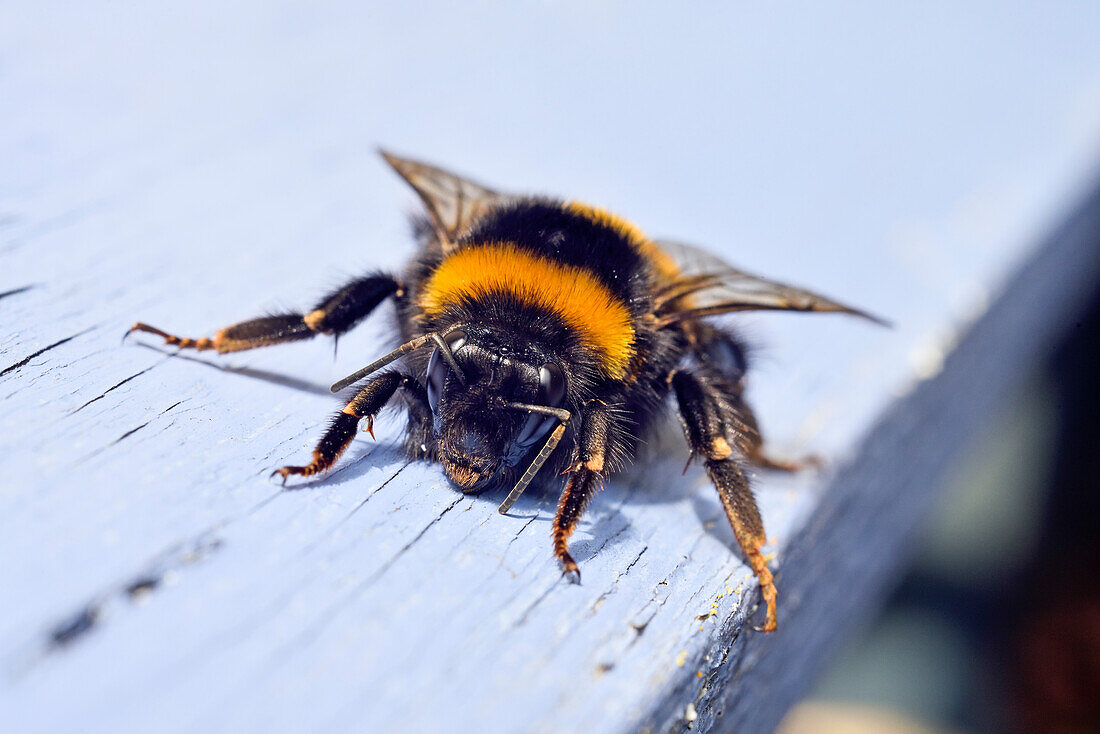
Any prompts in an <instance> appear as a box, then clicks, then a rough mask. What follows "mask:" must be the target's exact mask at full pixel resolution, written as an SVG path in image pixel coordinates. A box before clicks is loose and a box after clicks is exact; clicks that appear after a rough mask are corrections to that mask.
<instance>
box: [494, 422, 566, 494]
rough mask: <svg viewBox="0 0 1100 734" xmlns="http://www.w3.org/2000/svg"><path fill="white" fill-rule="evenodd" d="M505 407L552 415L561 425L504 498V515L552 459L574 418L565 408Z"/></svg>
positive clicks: (555, 429)
mask: <svg viewBox="0 0 1100 734" xmlns="http://www.w3.org/2000/svg"><path fill="white" fill-rule="evenodd" d="M504 407H506V408H512V409H514V410H525V411H528V412H530V413H542V414H544V415H551V416H554V417H555V418H557V419H558V421H559V423H558V425H557V426H555V427H554V430H553V431H552V432H551V433H550V436H549V437H548V438H547V439H546V443H544V444H543V445H542V448H541V449H539V453H538V455H537V456H535V459H534V461H532V462H531V465H530V466H528V467H527V471H525V472H523V476H522V477H520V478H519V481H518V482H516V486H514V487H512V491H511V492H509V493H508V496H507V497H505V498H504V501H503V502H501V503H500V507H498V508H497V512H499V513H500V514H502V515H504V514H507V512H508V511H509V510H511V509H512V505H514V504H516V500H518V499H519V498H520V495H522V494H523V493H524V491H526V490H527V486H528V485H529V484H531V481H532V480H533V479H534V478H535V475H536V474H538V473H539V469H541V468H542V465H543V464H545V463H546V460H547V459H549V458H550V454H552V453H554V449H556V448H557V447H558V442H560V441H561V437H562V436H564V435H565V427H566V426H567V425H568V424H569V419H570V418H572V414H571V413H570V412H569V411H568V410H565V409H564V408H551V407H549V406H546V405H529V404H527V403H505V404H504Z"/></svg>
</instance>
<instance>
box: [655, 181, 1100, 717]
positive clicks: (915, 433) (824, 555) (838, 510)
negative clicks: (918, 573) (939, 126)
mask: <svg viewBox="0 0 1100 734" xmlns="http://www.w3.org/2000/svg"><path fill="white" fill-rule="evenodd" d="M1098 284H1100V179H1097V180H1096V181H1095V183H1094V185H1093V186H1091V187H1090V188H1089V189H1088V194H1087V195H1086V196H1085V197H1084V200H1083V202H1082V203H1080V204H1079V205H1077V206H1076V208H1074V209H1073V210H1072V213H1071V214H1070V216H1069V217H1067V218H1066V220H1065V223H1064V224H1062V225H1061V226H1060V227H1058V228H1057V229H1055V230H1054V231H1053V232H1052V233H1051V234H1050V235H1048V236H1047V237H1046V238H1045V240H1044V241H1043V242H1042V243H1041V244H1040V246H1039V247H1037V248H1036V249H1035V250H1034V251H1033V254H1032V255H1031V256H1030V257H1028V258H1027V259H1026V260H1025V262H1024V263H1023V264H1022V265H1021V266H1020V267H1019V269H1018V270H1017V272H1016V273H1015V275H1013V276H1012V277H1011V278H1010V279H1009V281H1008V283H1007V284H1006V285H1005V287H1004V288H1003V290H1002V292H1001V294H1000V295H999V296H998V297H997V299H996V300H995V301H994V303H993V304H992V305H991V306H990V308H989V309H988V310H987V311H986V312H985V313H984V314H983V315H982V316H981V317H980V318H979V319H977V320H976V321H975V322H974V323H973V324H972V325H971V326H970V327H969V329H968V330H966V332H965V334H964V335H963V336H962V337H961V338H960V339H959V341H958V343H957V346H956V348H955V349H954V350H953V351H952V352H951V353H950V354H949V355H948V356H947V357H946V359H945V361H944V364H943V368H942V370H941V371H940V372H939V373H938V374H936V375H935V376H934V377H932V378H930V379H928V380H925V381H923V382H920V383H919V384H917V385H916V386H915V388H914V389H913V390H912V391H911V392H910V393H909V394H907V395H906V396H904V397H902V398H900V399H899V400H897V401H896V403H894V404H893V405H892V406H891V407H890V408H889V409H888V410H887V411H886V412H885V413H884V414H883V416H882V417H881V418H880V419H879V420H878V422H877V423H876V424H875V425H874V426H872V427H871V429H870V430H869V431H868V433H867V436H866V440H865V441H864V443H863V444H862V446H861V447H860V450H859V451H858V453H857V454H856V455H855V456H854V457H853V459H852V460H851V462H849V463H848V464H847V465H846V466H843V467H841V468H840V469H839V470H838V471H837V473H836V475H835V477H834V479H833V480H832V481H831V482H830V484H829V487H828V489H827V490H826V492H825V494H824V496H823V500H822V503H821V505H820V506H819V508H818V510H817V511H816V512H815V515H814V517H813V519H812V520H811V521H810V522H809V524H808V525H807V526H806V527H805V528H804V529H803V530H802V531H801V532H800V533H799V534H798V536H797V537H796V538H795V539H793V540H792V542H791V544H790V546H789V548H788V549H787V551H786V553H785V556H784V562H783V568H782V569H781V570H780V571H779V574H778V579H779V583H780V588H781V589H782V597H781V598H782V602H781V603H782V609H783V610H784V612H783V623H782V624H781V626H780V629H779V631H778V632H776V633H775V634H773V635H761V634H755V633H752V632H750V633H749V634H744V635H743V634H741V632H742V631H744V624H745V620H744V618H742V617H740V615H735V616H734V617H733V618H731V619H730V620H728V621H727V623H726V625H725V626H723V627H722V628H721V629H720V630H718V632H717V633H716V634H715V635H714V637H713V638H712V643H711V645H710V647H709V649H707V650H706V651H705V652H704V653H703V654H702V655H700V656H699V659H698V660H696V661H695V662H696V663H697V664H695V665H690V664H689V665H686V666H685V667H683V668H682V670H683V672H682V673H681V674H680V675H679V676H678V677H677V678H676V679H675V680H674V681H673V682H672V683H670V685H669V686H667V688H666V690H665V693H664V695H663V696H661V697H660V698H659V699H658V700H657V701H656V702H655V705H654V706H653V708H652V710H651V711H650V712H649V713H648V714H647V715H646V716H645V717H644V718H643V719H641V720H640V721H639V722H637V724H636V726H635V727H634V728H635V729H636V730H639V731H647V732H658V731H660V732H674V731H684V730H687V729H691V730H693V731H701V732H706V731H736V732H770V731H773V730H774V729H775V727H776V726H777V725H778V724H779V722H780V721H781V719H782V718H783V716H784V714H785V713H786V712H787V710H788V709H789V708H790V707H791V706H792V705H793V704H794V703H796V702H797V701H798V700H799V699H800V698H801V697H802V696H803V695H804V694H805V692H806V691H807V690H808V688H809V686H810V685H811V684H812V682H813V680H814V679H815V677H816V675H817V674H818V673H819V672H820V670H821V669H822V668H823V666H824V664H825V663H826V662H827V661H828V659H829V657H830V655H831V654H832V653H833V652H834V651H835V650H836V648H837V647H838V646H839V645H840V644H841V642H842V641H843V640H844V639H845V638H846V637H847V636H848V634H849V633H851V632H852V630H853V629H854V628H855V627H856V626H857V625H858V624H859V623H860V622H861V621H862V620H864V619H866V618H867V617H868V616H869V615H870V614H871V613H872V612H873V610H874V608H875V606H876V605H877V603H878V602H879V601H880V600H881V599H882V598H883V596H884V595H885V594H886V593H887V592H888V591H889V589H890V587H891V585H892V584H893V582H894V580H895V579H896V577H897V573H898V571H899V570H900V568H901V567H902V566H903V565H904V563H905V560H906V557H907V548H908V547H909V546H910V545H911V543H912V540H913V536H914V534H915V532H916V531H917V530H918V529H919V527H920V526H921V520H922V519H923V518H925V517H926V516H927V514H928V513H929V511H930V510H931V509H932V507H933V506H934V505H935V503H936V501H937V499H938V498H939V496H940V494H941V492H940V490H941V489H942V486H941V485H942V484H943V481H942V480H943V477H944V474H945V470H946V469H947V468H948V467H949V466H950V465H951V463H952V461H953V460H954V459H955V458H957V457H958V456H959V455H960V454H961V453H962V451H963V450H964V449H965V448H966V447H967V446H968V445H969V443H970V440H969V439H971V438H972V437H973V436H974V434H975V433H976V432H977V431H979V430H980V429H981V428H982V427H983V425H984V424H985V422H986V420H987V419H988V417H989V416H990V414H991V413H992V412H993V410H994V408H995V407H996V406H997V405H998V404H999V403H1000V402H1001V401H1002V400H1003V398H1004V397H1005V396H1006V394H1008V393H1009V392H1010V391H1011V390H1012V389H1013V387H1015V386H1016V385H1018V384H1019V383H1020V382H1021V381H1022V380H1023V379H1025V378H1026V377H1027V376H1028V375H1029V374H1031V373H1032V372H1033V371H1034V370H1035V369H1036V368H1037V367H1038V366H1039V364H1040V363H1041V362H1042V360H1043V359H1044V358H1046V357H1047V356H1048V355H1049V354H1050V353H1051V352H1052V350H1053V349H1054V348H1055V347H1056V346H1057V345H1058V343H1059V342H1060V341H1061V340H1062V338H1063V336H1064V335H1065V334H1066V333H1067V332H1068V331H1069V330H1070V329H1071V328H1072V325H1073V323H1074V319H1075V318H1076V317H1077V316H1079V315H1080V314H1081V313H1083V312H1084V310H1085V308H1086V307H1087V305H1088V303H1089V302H1090V299H1091V297H1092V296H1093V295H1094V294H1095V293H1096V290H1097V286H1098ZM887 482H890V483H893V484H894V486H893V487H892V488H891V491H889V492H884V491H882V487H883V485H884V484H885V483H887ZM697 670H705V671H706V675H704V676H703V677H702V678H699V677H698V676H697V675H696V672H695V671H697ZM689 704H690V708H689Z"/></svg>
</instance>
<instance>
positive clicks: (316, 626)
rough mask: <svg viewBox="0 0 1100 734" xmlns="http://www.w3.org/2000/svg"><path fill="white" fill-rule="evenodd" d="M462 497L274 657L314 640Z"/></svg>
mask: <svg viewBox="0 0 1100 734" xmlns="http://www.w3.org/2000/svg"><path fill="white" fill-rule="evenodd" d="M463 499H467V498H466V497H465V496H464V495H459V496H458V497H456V498H455V499H454V501H452V502H451V503H450V504H449V505H447V506H446V507H444V508H443V509H442V510H441V511H440V512H439V514H437V515H436V516H435V517H433V518H432V519H431V521H430V522H429V523H428V524H427V525H425V526H424V527H423V528H421V529H420V531H419V532H417V534H416V535H414V536H413V537H412V539H410V540H409V541H408V542H407V543H405V544H404V545H403V546H401V548H400V549H398V551H397V552H396V553H394V554H393V555H392V556H390V557H389V558H388V559H387V560H386V561H385V562H384V563H383V564H382V565H381V566H380V567H379V568H378V569H377V570H375V572H374V573H372V574H371V575H370V576H368V577H367V578H365V579H363V581H361V582H360V583H358V584H356V585H355V586H354V587H353V588H352V589H351V590H350V591H349V592H348V593H347V594H344V595H343V596H342V597H341V598H340V599H339V600H337V601H336V602H334V603H333V604H330V605H329V606H328V607H327V608H326V609H325V610H324V612H323V613H322V614H321V615H320V616H319V617H318V618H317V620H316V621H315V622H314V623H313V624H311V625H309V626H308V627H307V628H306V629H303V630H302V632H301V633H299V634H298V635H296V636H295V637H294V638H293V639H292V640H289V641H288V642H287V643H286V644H285V645H283V646H282V647H281V648H280V649H279V650H278V651H277V652H276V653H275V657H279V658H281V657H284V656H285V655H287V654H289V652H290V651H291V650H292V649H294V648H296V647H299V646H301V645H305V644H308V643H309V642H311V641H312V640H314V639H315V638H316V637H317V635H318V634H320V632H321V630H322V629H323V628H324V627H325V626H327V625H328V621H329V620H330V619H331V618H332V617H334V616H335V615H337V614H339V613H340V611H341V610H342V609H344V607H346V606H347V605H348V604H351V603H352V601H354V600H355V598H356V597H358V596H360V595H361V594H362V593H363V592H365V591H366V590H367V589H369V588H370V587H371V586H373V585H374V584H375V583H376V582H378V581H379V580H380V579H381V578H382V577H383V576H385V575H386V572H387V571H389V570H390V568H392V567H393V565H394V564H395V563H397V561H398V560H400V559H401V557H402V556H403V555H405V554H406V553H407V552H408V551H409V550H410V549H411V548H412V547H413V546H414V545H416V544H417V543H418V542H420V540H421V539H422V538H423V537H424V536H425V535H427V533H428V531H429V530H431V529H432V528H433V527H434V526H435V525H436V524H437V523H438V522H439V521H440V520H442V519H443V518H444V516H446V514H447V513H448V512H450V511H451V510H453V509H454V508H455V507H456V506H457V505H458V503H459V502H461V501H462V500H463ZM471 501H472V500H471Z"/></svg>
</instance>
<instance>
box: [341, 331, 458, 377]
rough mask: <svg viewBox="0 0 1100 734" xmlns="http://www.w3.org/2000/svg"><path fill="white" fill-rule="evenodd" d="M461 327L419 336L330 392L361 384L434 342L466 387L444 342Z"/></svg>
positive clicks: (355, 373) (354, 373) (351, 375)
mask: <svg viewBox="0 0 1100 734" xmlns="http://www.w3.org/2000/svg"><path fill="white" fill-rule="evenodd" d="M461 326H462V324H457V325H455V326H452V327H451V328H449V329H447V331H445V332H443V334H442V335H440V333H439V332H438V331H433V332H432V333H430V334H424V335H423V336H418V337H416V338H415V339H413V340H411V341H407V342H405V343H404V344H402V345H401V346H399V347H398V348H397V349H395V350H393V351H392V352H390V353H389V354H387V355H386V356H384V357H379V358H378V359H376V360H374V361H373V362H371V363H370V364H368V365H367V366H366V367H364V368H363V369H361V370H356V371H355V372H352V373H351V374H350V375H348V376H347V377H345V378H344V379H342V380H338V381H336V382H334V383H332V386H331V387H329V392H334V393H335V392H340V391H341V390H343V389H344V388H345V387H347V386H348V385H351V384H352V383H355V382H359V380H362V379H363V378H364V377H366V376H367V375H369V374H370V373H372V372H376V371H377V370H380V369H382V368H383V367H385V366H386V365H388V364H389V363H390V362H395V361H397V360H398V359H400V358H401V357H403V356H405V355H406V354H408V353H409V352H415V351H416V350H417V349H420V348H421V347H422V346H424V345H425V344H427V343H428V342H432V341H434V342H435V343H436V344H438V345H440V346H441V347H442V348H443V356H444V358H445V359H446V360H447V362H448V363H449V364H450V365H451V367H452V368H453V369H454V370H455V373H456V374H457V375H458V380H459V382H461V383H462V384H463V385H465V384H466V380H465V379H463V376H462V370H460V369H458V365H457V364H456V363H455V358H454V355H453V354H451V350H450V347H448V346H447V342H445V341H443V337H444V336H446V335H447V334H449V333H451V332H452V331H454V330H455V329H457V328H459V327H461Z"/></svg>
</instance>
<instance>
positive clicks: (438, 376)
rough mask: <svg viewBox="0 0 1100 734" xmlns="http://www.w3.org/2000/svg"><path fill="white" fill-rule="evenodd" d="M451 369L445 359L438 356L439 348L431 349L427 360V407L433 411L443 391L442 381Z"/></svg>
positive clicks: (444, 380)
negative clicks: (430, 354)
mask: <svg viewBox="0 0 1100 734" xmlns="http://www.w3.org/2000/svg"><path fill="white" fill-rule="evenodd" d="M450 369H451V366H450V365H449V364H447V360H445V359H443V358H442V357H441V356H439V350H438V349H435V350H434V351H432V356H431V359H429V360H428V380H427V382H428V384H427V388H428V407H430V408H431V409H432V412H433V413H434V412H435V411H436V408H437V407H438V405H439V396H440V394H442V392H443V383H444V382H446V381H447V372H448V371H449V370H450Z"/></svg>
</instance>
